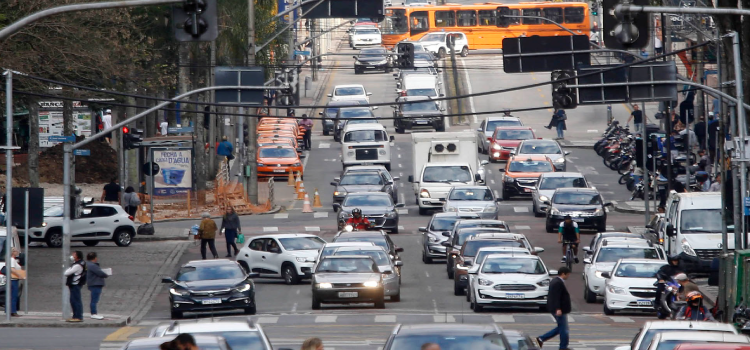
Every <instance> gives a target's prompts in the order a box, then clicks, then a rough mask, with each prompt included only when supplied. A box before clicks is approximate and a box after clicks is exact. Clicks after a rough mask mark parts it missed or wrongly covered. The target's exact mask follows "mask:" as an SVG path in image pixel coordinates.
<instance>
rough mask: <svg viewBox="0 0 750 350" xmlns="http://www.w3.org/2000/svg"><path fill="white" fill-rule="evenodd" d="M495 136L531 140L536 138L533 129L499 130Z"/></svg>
mask: <svg viewBox="0 0 750 350" xmlns="http://www.w3.org/2000/svg"><path fill="white" fill-rule="evenodd" d="M495 138H496V139H498V140H529V139H533V138H534V133H533V132H532V131H531V130H498V131H497V134H496V135H495Z"/></svg>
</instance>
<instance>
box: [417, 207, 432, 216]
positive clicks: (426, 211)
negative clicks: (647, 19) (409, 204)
mask: <svg viewBox="0 0 750 350" xmlns="http://www.w3.org/2000/svg"><path fill="white" fill-rule="evenodd" d="M429 213H430V211H429V209H426V208H419V215H427V214H429Z"/></svg>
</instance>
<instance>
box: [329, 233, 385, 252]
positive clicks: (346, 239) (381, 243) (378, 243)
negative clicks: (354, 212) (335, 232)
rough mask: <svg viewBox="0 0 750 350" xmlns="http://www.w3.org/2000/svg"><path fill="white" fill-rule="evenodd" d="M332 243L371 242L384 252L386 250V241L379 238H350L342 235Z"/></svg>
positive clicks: (383, 238)
mask: <svg viewBox="0 0 750 350" xmlns="http://www.w3.org/2000/svg"><path fill="white" fill-rule="evenodd" d="M334 242H372V243H373V244H375V245H376V246H378V247H381V248H383V249H385V250H388V241H386V240H385V237H380V236H371V237H362V236H359V237H352V236H347V235H342V236H339V237H338V238H336V239H335V240H334Z"/></svg>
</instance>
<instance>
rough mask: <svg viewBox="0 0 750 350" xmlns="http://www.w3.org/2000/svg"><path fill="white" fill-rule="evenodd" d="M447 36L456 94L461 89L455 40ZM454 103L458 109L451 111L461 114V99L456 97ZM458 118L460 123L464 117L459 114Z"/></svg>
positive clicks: (459, 92)
mask: <svg viewBox="0 0 750 350" xmlns="http://www.w3.org/2000/svg"><path fill="white" fill-rule="evenodd" d="M449 38H450V39H449V40H448V45H449V46H450V50H451V72H452V73H453V89H454V91H455V92H456V94H458V95H460V94H461V90H460V86H461V84H460V83H459V82H458V79H459V78H458V66H457V65H458V61H456V50H455V46H456V40H455V38H454V37H453V36H449ZM456 105H457V106H458V111H454V112H452V113H454V114H461V113H463V112H464V109H463V99H460V98H459V99H457V100H456ZM458 120H459V121H460V122H461V123H463V121H464V117H463V116H460V117H458ZM466 120H468V118H466Z"/></svg>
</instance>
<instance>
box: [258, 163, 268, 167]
mask: <svg viewBox="0 0 750 350" xmlns="http://www.w3.org/2000/svg"><path fill="white" fill-rule="evenodd" d="M257 164H258V166H266V165H265V164H263V163H257Z"/></svg>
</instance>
